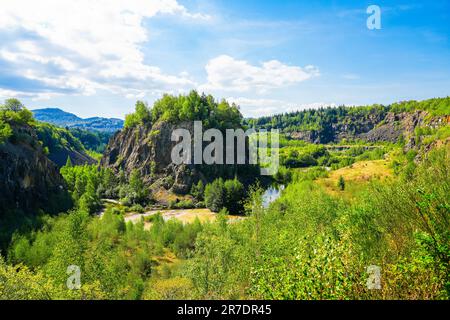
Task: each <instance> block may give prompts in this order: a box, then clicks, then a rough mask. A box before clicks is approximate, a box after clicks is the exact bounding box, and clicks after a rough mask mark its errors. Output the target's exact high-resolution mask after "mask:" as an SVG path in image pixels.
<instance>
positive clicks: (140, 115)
mask: <svg viewBox="0 0 450 320" xmlns="http://www.w3.org/2000/svg"><path fill="white" fill-rule="evenodd" d="M150 121H151V113H150V110H149V109H148V106H147V105H146V103H144V102H142V101H138V102H136V106H135V112H134V113H130V114H127V115H126V116H125V124H124V127H125V128H133V127H136V126H138V125H143V124H145V123H149V122H150Z"/></svg>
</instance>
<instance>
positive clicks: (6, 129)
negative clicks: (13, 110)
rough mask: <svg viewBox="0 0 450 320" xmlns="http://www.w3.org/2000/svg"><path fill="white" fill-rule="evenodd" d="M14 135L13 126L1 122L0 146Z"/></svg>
mask: <svg viewBox="0 0 450 320" xmlns="http://www.w3.org/2000/svg"><path fill="white" fill-rule="evenodd" d="M12 134H13V132H12V129H11V126H10V125H9V124H8V123H5V122H3V121H1V120H0V144H2V143H4V142H5V141H6V140H8V139H9V137H11V135H12Z"/></svg>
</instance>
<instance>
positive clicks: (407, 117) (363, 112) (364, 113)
mask: <svg viewBox="0 0 450 320" xmlns="http://www.w3.org/2000/svg"><path fill="white" fill-rule="evenodd" d="M449 116H450V97H446V98H435V99H428V100H424V101H404V102H399V103H394V104H391V105H387V106H384V105H379V104H375V105H371V106H360V107H347V106H339V107H337V108H332V107H328V108H320V109H310V110H302V111H296V112H290V113H284V114H278V115H273V116H267V117H261V118H255V119H246V120H245V124H246V125H247V126H250V127H254V128H256V129H267V130H270V129H279V130H280V131H281V132H282V133H284V134H286V135H287V136H289V137H291V138H293V139H297V140H304V141H307V142H311V143H330V142H338V141H341V140H343V139H350V140H352V139H358V138H360V139H366V140H370V141H391V142H395V141H396V140H397V139H398V138H399V137H400V136H402V134H403V133H404V132H405V131H410V132H408V133H410V134H411V133H412V132H413V131H414V130H415V128H416V127H417V126H422V125H425V124H427V123H431V124H432V126H434V124H435V122H441V123H444V122H445V123H448V121H449Z"/></svg>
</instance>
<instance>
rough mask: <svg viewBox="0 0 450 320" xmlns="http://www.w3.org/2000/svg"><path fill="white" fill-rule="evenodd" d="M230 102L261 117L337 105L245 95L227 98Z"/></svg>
mask: <svg viewBox="0 0 450 320" xmlns="http://www.w3.org/2000/svg"><path fill="white" fill-rule="evenodd" d="M226 100H227V101H228V102H230V103H233V102H234V103H235V104H237V105H238V106H239V107H240V109H241V112H242V114H243V115H244V116H246V117H261V116H270V115H274V114H281V113H285V112H292V111H298V110H306V109H318V108H321V107H328V106H331V107H336V104H335V103H323V102H316V103H309V104H297V103H294V102H289V101H283V100H276V99H251V98H245V97H238V98H235V97H229V98H227V99H226Z"/></svg>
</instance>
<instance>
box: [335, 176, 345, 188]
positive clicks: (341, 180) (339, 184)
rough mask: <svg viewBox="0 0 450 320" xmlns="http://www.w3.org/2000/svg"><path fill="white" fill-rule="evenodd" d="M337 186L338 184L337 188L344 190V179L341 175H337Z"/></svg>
mask: <svg viewBox="0 0 450 320" xmlns="http://www.w3.org/2000/svg"><path fill="white" fill-rule="evenodd" d="M337 186H338V188H339V190H341V191H344V190H345V180H344V177H343V176H340V177H339V180H338V183H337Z"/></svg>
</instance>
